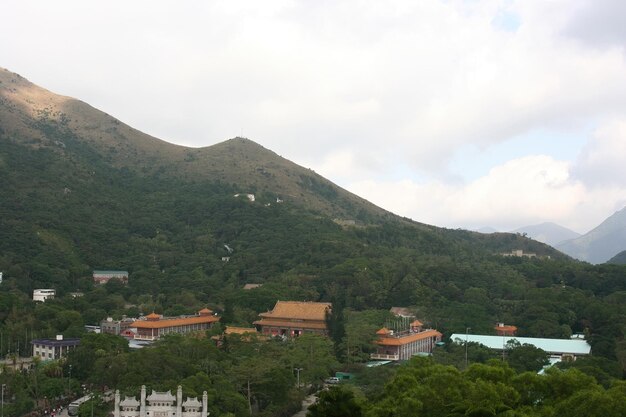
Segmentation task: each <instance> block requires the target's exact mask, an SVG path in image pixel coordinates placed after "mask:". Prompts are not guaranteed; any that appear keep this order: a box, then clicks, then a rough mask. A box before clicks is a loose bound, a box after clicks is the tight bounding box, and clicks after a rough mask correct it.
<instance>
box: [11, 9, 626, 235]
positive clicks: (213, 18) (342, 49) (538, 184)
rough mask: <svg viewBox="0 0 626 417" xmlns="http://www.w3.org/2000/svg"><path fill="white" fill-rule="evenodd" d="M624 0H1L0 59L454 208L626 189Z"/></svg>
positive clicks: (551, 212)
mask: <svg viewBox="0 0 626 417" xmlns="http://www.w3.org/2000/svg"><path fill="white" fill-rule="evenodd" d="M625 21H626V1H623V0H588V1H583V0H549V1H548V0H537V1H533V0H519V1H515V0H486V1H481V0H442V1H436V0H432V1H431V0H420V1H416V0H398V1H341V0H335V1H323V0H306V1H305V0H303V1H288V0H284V1H282V0H277V1H272V0H263V1H259V0H250V1H234V0H226V1H209V0H202V1H171V0H170V1H160V0H146V1H137V0H133V1H128V0H126V1H115V0H107V1H84V0H77V1H64V0H55V1H50V0H43V1H29V0H4V1H3V4H2V23H1V24H0V66H2V67H5V68H7V69H9V70H11V71H14V72H17V73H19V74H20V75H22V76H24V77H26V78H28V79H30V80H31V81H33V82H35V83H36V84H39V85H41V86H43V87H45V88H47V89H49V90H52V91H54V92H56V93H59V94H64V95H69V96H73V97H76V98H79V99H81V100H83V101H86V102H88V103H90V104H91V105H93V106H95V107H97V108H99V109H101V110H103V111H106V112H107V113H109V114H111V115H114V116H115V117H117V118H119V119H121V120H122V121H124V122H125V123H128V124H130V125H131V126H133V127H135V128H137V129H139V130H142V131H144V132H146V133H149V134H151V135H154V136H156V137H159V138H161V139H164V140H167V141H169V142H173V143H178V144H183V145H188V146H198V147H199V146H208V145H212V144H215V143H218V142H221V141H223V140H226V139H228V138H232V137H234V136H239V135H241V134H242V132H243V136H245V137H248V138H250V139H252V140H254V141H256V142H258V143H260V144H262V145H263V146H265V147H266V148H269V149H271V150H273V151H275V152H277V153H278V154H280V155H282V156H284V157H286V158H288V159H290V160H292V161H294V162H296V163H299V164H301V165H304V166H306V167H309V168H312V169H314V170H315V171H316V172H318V173H320V174H322V175H324V176H325V177H327V178H328V179H330V180H332V181H334V182H336V183H337V184H339V185H341V186H343V187H345V188H347V189H348V190H350V191H352V192H354V193H356V194H359V195H360V196H362V197H364V198H367V199H368V200H370V201H372V202H374V203H376V204H378V205H380V206H382V207H384V208H386V209H388V210H391V211H393V212H395V213H398V214H401V215H404V216H407V217H411V218H413V219H415V220H417V221H422V222H426V223H430V224H435V225H438V226H446V227H455V228H456V227H464V228H478V227H482V226H491V227H494V228H496V229H499V230H512V229H514V228H517V227H519V226H525V225H530V224H536V223H541V222H544V221H553V222H556V223H559V224H561V225H563V226H566V227H569V228H571V229H573V230H575V231H577V232H581V233H584V232H586V231H588V230H589V229H590V228H592V227H594V226H596V225H597V224H598V223H599V222H601V221H602V220H603V219H605V218H606V217H608V216H609V215H611V214H613V213H614V212H615V211H616V210H618V209H621V208H622V207H623V206H625V205H626V55H625V53H626V51H625V47H626V24H625V23H624V22H625Z"/></svg>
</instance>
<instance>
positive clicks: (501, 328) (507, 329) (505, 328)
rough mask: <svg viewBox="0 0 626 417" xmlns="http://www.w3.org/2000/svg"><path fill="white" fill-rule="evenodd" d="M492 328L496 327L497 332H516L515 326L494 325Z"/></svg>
mask: <svg viewBox="0 0 626 417" xmlns="http://www.w3.org/2000/svg"><path fill="white" fill-rule="evenodd" d="M494 329H496V331H497V332H498V333H515V332H517V326H508V325H506V326H495V327H494Z"/></svg>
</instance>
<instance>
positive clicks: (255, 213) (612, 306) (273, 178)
mask: <svg viewBox="0 0 626 417" xmlns="http://www.w3.org/2000/svg"><path fill="white" fill-rule="evenodd" d="M5 76H6V74H5ZM13 76H14V75H13ZM9 79H13V78H10V77H9ZM8 82H9V83H10V81H8ZM6 84H7V81H6V77H5V78H4V79H3V81H2V83H1V84H0V91H2V93H3V95H2V101H0V121H1V122H2V125H0V183H1V184H2V186H1V187H0V236H1V237H2V238H1V239H0V271H3V272H4V282H2V284H1V285H0V320H1V323H2V326H1V328H0V330H1V332H2V343H0V354H2V355H5V354H7V353H10V352H17V351H18V350H19V349H20V348H21V352H22V353H24V346H28V344H29V342H30V340H31V339H33V338H36V337H49V336H53V335H54V334H56V333H63V334H64V335H65V336H68V337H69V336H82V335H84V330H83V325H84V324H97V323H99V321H100V320H102V319H104V318H105V317H107V316H113V317H121V316H122V315H129V316H137V315H139V314H142V313H144V314H145V313H150V312H152V311H156V312H158V313H163V314H166V315H178V314H187V313H194V312H195V311H198V310H199V309H200V308H203V307H205V306H209V307H210V308H212V309H214V310H215V311H217V312H219V313H220V314H221V315H222V324H239V325H250V324H251V323H252V321H254V320H255V319H256V318H257V315H258V313H259V312H263V311H266V310H267V309H269V308H271V307H272V306H273V305H274V303H275V302H276V300H279V299H280V300H287V299H293V300H311V301H318V300H320V301H330V302H332V303H333V306H334V309H333V311H334V317H333V320H334V323H335V324H336V327H335V328H334V331H333V341H334V342H335V343H334V345H332V346H330V347H329V345H323V346H324V347H323V349H322V348H320V351H323V352H326V353H328V351H329V349H334V350H333V352H332V353H333V354H334V355H335V357H334V358H333V359H332V360H331V359H328V358H327V355H326V356H324V358H326V359H324V360H325V361H326V360H328V361H329V362H328V365H327V366H325V367H324V368H323V369H322V371H319V372H318V373H316V374H315V375H312V376H310V381H311V382H314V381H318V382H319V380H320V375H321V378H322V379H323V376H324V372H329V370H330V369H333V368H334V367H335V362H332V361H340V362H344V363H349V364H351V363H354V362H360V361H363V360H364V359H366V358H367V357H368V353H369V352H370V351H371V349H372V344H371V341H372V338H373V337H374V332H375V331H376V330H377V328H379V327H380V326H381V325H382V324H383V322H384V320H385V319H386V317H387V316H386V313H385V310H388V309H389V308H390V307H391V306H411V307H413V308H414V309H415V310H416V312H417V314H418V316H419V318H420V320H422V321H424V322H425V323H426V324H427V325H430V326H433V327H436V328H437V329H439V330H440V331H442V332H443V333H444V335H449V334H451V333H453V332H464V331H465V329H466V328H467V327H471V328H472V329H473V331H474V332H476V333H481V332H484V333H489V332H492V331H493V329H492V328H493V325H494V323H495V322H506V323H508V324H514V325H516V326H518V327H519V334H520V335H524V336H543V337H569V336H570V335H571V334H572V333H584V334H585V335H586V336H587V338H588V340H589V341H590V343H591V344H592V349H593V354H594V355H595V356H597V357H599V358H602V360H603V361H605V362H603V364H604V365H603V366H602V367H599V368H596V367H593V366H591V367H590V368H589V369H591V370H589V369H588V370H587V371H588V372H589V373H590V374H593V375H594V377H596V376H598V375H608V374H609V372H608V371H607V369H610V370H611V371H610V376H611V377H612V378H615V377H617V378H620V377H622V376H623V372H624V369H626V342H624V329H625V328H626V303H625V302H624V301H625V297H626V267H624V266H621V265H601V266H592V265H589V264H584V263H579V262H576V261H573V260H571V259H570V258H568V257H566V256H564V255H562V254H560V253H559V252H557V251H555V250H554V249H552V248H550V247H549V246H546V245H543V244H541V243H538V242H535V241H532V240H530V239H527V238H525V237H523V236H521V235H517V234H507V233H495V234H491V235H482V234H479V233H474V232H468V231H463V230H447V229H443V228H438V227H435V226H429V225H424V224H421V223H416V222H413V221H410V220H408V219H403V218H400V217H397V216H394V215H392V214H390V213H387V212H385V211H384V210H382V209H379V208H376V207H374V206H373V205H371V204H370V203H368V202H366V201H364V200H362V199H359V198H358V197H356V196H353V195H351V194H349V193H347V192H346V191H345V190H342V189H340V188H339V187H336V186H335V185H333V184H332V183H330V182H329V181H327V180H325V179H323V178H321V177H320V176H318V175H317V174H314V173H312V172H311V171H309V170H306V169H304V168H301V167H298V166H297V165H295V164H293V163H291V162H289V161H286V160H284V159H282V158H280V157H279V156H277V155H276V154H274V153H272V152H270V151H268V150H266V149H264V148H262V147H260V146H259V145H257V144H255V143H254V142H252V141H249V140H247V139H242V138H236V139H233V140H230V141H227V142H224V143H222V144H218V145H216V146H214V147H211V148H204V149H201V150H193V149H188V148H182V147H177V146H175V145H171V148H170V147H168V146H169V144H167V143H165V142H162V141H158V140H156V139H153V138H150V137H148V136H146V135H139V134H137V135H139V136H137V135H135V134H131V133H132V132H131V131H130V130H128V129H130V128H128V127H125V126H123V125H119V126H120V127H119V130H116V129H113V127H114V126H116V122H115V120H114V119H113V118H111V117H110V116H104V115H99V114H98V113H97V110H95V109H92V108H89V109H90V110H89V112H87V113H88V115H89V117H86V118H85V119H84V120H83V119H80V117H81V114H83V112H82V110H81V111H73V110H72V108H76V107H77V106H78V107H80V108H81V109H84V108H83V107H81V106H86V105H85V104H84V103H82V104H80V103H79V104H77V103H78V102H71V101H70V102H69V103H72V105H71V106H69V105H68V104H67V103H68V101H67V100H70V99H67V100H65V101H62V100H59V101H58V103H61V102H62V103H64V104H63V105H61V104H58V103H57V104H55V103H56V102H55V101H54V100H53V98H54V97H55V96H53V95H52V96H51V93H49V92H45V94H44V93H42V92H40V93H39V94H41V95H43V96H45V97H48V99H49V102H43V103H39V102H37V101H36V99H37V97H36V96H32V95H31V96H27V97H26V98H24V97H23V96H22V95H20V94H21V93H20V91H22V90H21V89H27V90H28V91H31V92H32V91H33V89H34V88H35V87H32V86H31V85H29V84H27V82H26V81H24V80H23V79H20V80H17V81H15V85H16V86H15V87H12V86H8V87H7V85H6ZM37 91H38V90H37ZM16 97H22V98H23V100H22V101H20V100H17V99H16ZM50 97H52V98H50ZM50 100H52V101H50ZM24 103H30V104H29V106H31V107H28V106H26V104H24ZM46 106H52V107H50V108H52V110H51V111H43V110H41V108H43V109H45V108H48V107H46ZM54 106H60V107H54ZM37 108H39V110H36V109H37ZM25 109H26V110H28V111H26V110H25ZM33 109H35V110H33ZM68 109H69V110H68ZM64 111H67V112H68V113H64ZM99 121H102V123H103V125H98V124H96V125H94V127H93V128H91V129H87V128H86V127H85V126H90V125H89V123H99ZM117 123H119V122H117ZM103 126H105V127H106V126H110V128H109V127H106V128H104V127H103ZM120 130H122V131H123V134H122V135H120V133H119V132H120ZM94 132H95V133H94ZM111 132H113V133H111ZM135 132H136V131H135ZM107 134H109V136H106V135H107ZM98 135H102V136H101V137H100V139H99V138H98ZM133 135H134V136H133ZM135 137H137V138H138V139H137V142H135V141H134V139H133V138H135ZM107 138H108V139H107ZM151 141H154V142H151ZM153 145H154V146H153ZM172 155H173V156H172ZM236 194H239V196H238V197H235V195H236ZM246 194H254V196H255V198H254V201H251V200H250V199H248V198H247V197H246ZM514 249H523V250H524V251H525V252H534V253H537V254H538V255H539V257H537V258H532V259H527V258H505V257H502V256H500V255H499V253H501V252H510V251H511V250H514ZM94 269H124V270H128V271H129V272H130V278H129V283H128V285H127V286H123V285H121V284H120V283H118V282H115V281H112V282H110V283H108V284H107V285H105V286H102V287H94V285H93V283H92V279H91V272H92V270H94ZM246 283H259V284H264V285H263V286H262V287H259V288H256V289H254V290H247V291H246V290H243V289H242V287H243V285H244V284H246ZM34 288H55V289H56V290H57V294H58V297H57V299H56V300H53V301H49V302H46V303H45V304H35V303H33V302H32V301H30V296H31V294H32V290H33V289H34ZM74 291H82V292H83V293H84V296H83V297H80V298H72V297H71V296H70V292H74ZM116 343H117V342H113V341H109V340H106V338H104V339H97V340H93V343H92V344H87V345H86V346H87V347H86V348H85V351H84V352H82V353H80V352H79V353H80V354H82V355H85V357H82V358H81V357H78V356H77V357H75V358H73V359H72V361H73V362H71V363H73V364H74V372H75V374H74V376H75V378H80V381H81V382H82V381H84V380H89V382H91V383H96V382H97V380H96V379H94V378H95V377H94V376H93V375H92V373H93V372H96V371H97V372H100V374H98V375H104V376H102V378H105V377H106V378H109V379H108V380H107V381H111V384H122V382H120V381H121V380H122V379H123V381H124V382H123V386H124V387H125V388H128V389H129V390H130V389H131V388H134V387H135V386H136V385H137V384H141V383H147V384H148V385H150V384H152V386H154V387H159V388H168V389H171V387H172V386H173V384H175V383H176V382H175V380H176V379H179V378H187V379H189V378H192V379H193V377H194V375H196V374H199V376H198V377H197V378H198V379H197V380H192V379H189V380H188V383H189V386H190V387H193V386H195V385H194V384H196V385H197V386H201V385H202V384H201V382H198V381H201V380H202V381H204V380H203V379H202V378H208V380H209V381H212V382H211V383H213V384H220V382H219V381H222V379H223V378H226V375H229V372H230V370H231V369H237V372H239V373H238V374H236V378H235V380H231V381H229V382H228V384H231V385H228V384H226V385H223V386H227V385H228V386H229V387H230V388H229V389H230V390H231V391H229V394H228V395H232V396H233V397H232V398H231V400H232V401H233V404H235V405H233V407H235V406H236V408H237V410H239V411H237V415H245V413H246V412H247V409H246V407H245V405H246V404H245V401H244V402H243V403H242V397H241V393H240V392H239V393H238V390H239V391H240V388H241V386H243V385H245V383H246V381H247V380H246V378H248V376H246V374H245V369H246V368H247V365H249V361H248V362H247V361H245V360H243V359H242V358H249V357H250V355H257V354H258V355H261V354H262V353H259V352H260V351H257V352H256V353H246V355H248V356H245V355H244V356H242V357H238V356H237V354H236V349H235V348H233V349H235V350H234V351H233V352H235V353H232V352H231V353H232V355H234V356H229V355H231V354H230V353H229V354H226V356H221V355H222V353H219V352H217V351H214V350H210V349H209V351H206V352H205V351H204V350H202V349H205V348H200V347H198V346H195V347H194V346H192V345H193V343H194V342H191V341H186V342H185V343H186V344H187V345H185V346H187V347H185V346H183V347H181V349H182V350H184V349H186V348H188V349H189V352H190V353H189V356H190V357H194V358H196V359H198V358H197V357H196V356H197V355H206V357H207V358H209V359H210V361H213V362H211V363H212V364H213V365H215V366H218V367H220V370H214V371H212V370H211V369H206V368H204V367H202V366H200V365H198V363H193V364H190V363H178V362H176V361H174V360H173V359H172V361H173V362H172V364H171V365H169V366H170V367H171V369H178V370H177V371H173V370H172V371H171V372H172V373H171V374H170V375H166V376H162V378H161V377H160V376H158V375H157V374H154V375H151V374H150V373H141V378H143V380H142V381H143V382H142V381H140V378H135V379H130V380H129V379H127V378H130V376H127V377H124V378H122V377H121V376H120V375H125V374H123V369H121V368H119V367H117V365H115V366H113V365H112V363H115V364H117V363H118V362H117V361H118V360H120V361H122V362H123V363H134V362H133V361H135V360H137V361H139V360H142V361H147V362H149V361H150V360H155V361H156V363H158V362H159V360H160V359H159V358H160V356H159V355H160V354H162V355H164V356H163V357H168V355H173V356H175V355H174V353H173V352H175V351H176V349H177V348H176V347H175V345H172V344H170V345H165V346H162V347H161V348H159V349H160V350H159V349H155V350H154V351H152V352H148V353H127V352H126V351H122V350H123V349H122V350H120V349H121V348H120V347H118V346H117V345H116ZM181 343H182V342H181ZM310 343H322V344H323V343H324V342H319V341H311V342H310ZM264 346H267V345H264ZM198 349H200V350H198ZM206 349H208V348H206ZM241 349H244V348H241ZM263 349H268V350H269V352H268V353H267V358H269V357H271V356H272V355H274V356H276V355H278V357H283V356H281V355H289V354H290V353H289V352H290V351H289V349H288V348H284V347H272V346H267V347H266V348H263ZM274 349H276V350H274ZM281 349H283V350H285V351H283V350H281ZM96 351H98V352H100V353H98V355H101V356H98V358H99V359H98V360H96V359H95V358H96V356H93V355H95V353H94V352H96ZM159 352H160V353H159ZM90 355H91V356H90ZM194 355H196V356H194ZM211 358H213V359H211ZM264 358H266V357H265V356H264ZM267 358H266V359H267ZM209 359H207V360H209ZM198 360H200V359H198ZM268 360H269V359H268ZM298 360H304V359H302V358H300V359H298ZM107 361H108V362H107ZM124 361H125V362H124ZM331 362H332V363H331ZM272 363H274V362H272ZM607 363H608V365H606V364H607ZM179 365H180V366H179ZM213 365H211V366H213ZM295 365H296V363H295V359H294V366H295ZM97 366H100V367H101V368H97ZM177 366H179V368H177ZM94 367H96V368H94ZM231 367H234V368H231ZM209 368H210V367H209ZM261 368H262V369H257V368H253V369H252V370H251V371H250V372H252V371H255V372H257V373H256V374H254V375H252V376H249V378H258V389H259V390H260V391H262V392H263V395H261V394H259V395H258V397H257V398H256V399H255V401H256V402H257V406H258V407H260V408H261V409H266V410H274V409H275V408H272V407H279V405H277V404H287V403H289V398H288V397H289V395H288V394H287V393H285V392H282V394H281V395H283V394H284V395H283V396H282V397H281V398H273V397H271V396H270V394H269V391H270V389H269V388H268V386H267V381H268V380H271V379H272V378H278V377H280V378H286V379H285V380H284V381H283V382H284V384H285V386H287V385H289V383H292V382H293V381H291V377H290V376H285V375H283V374H284V373H285V372H286V371H284V370H283V372H282V373H281V372H278V371H275V370H274V369H270V368H264V367H261ZM168 369H169V368H168ZM615 369H617V371H615ZM65 371H66V370H62V372H61V374H62V375H64V374H65V373H64V372H65ZM179 371H180V372H179ZM584 371H585V370H583V372H584ZM55 372H57V373H58V370H56V371H55V370H49V375H48V377H51V378H53V377H54V375H55ZM78 372H82V373H81V374H79V373H78ZM177 372H178V373H177ZM273 372H274V373H273ZM79 375H80V376H79ZM90 375H91V376H90ZM159 375H160V374H159ZM57 376H58V375H57ZM120 378H122V379H120ZM164 381H165V382H164ZM24 384H26V382H24ZM263 384H266V385H263ZM23 386H26V385H23ZM29 386H30V385H29ZM24 389H25V388H24ZM190 389H191V388H190ZM263 390H264V391H263ZM33 395H35V394H33ZM215 395H216V396H217V394H215ZM220 395H221V394H220ZM224 395H226V394H224ZM37 396H42V395H41V394H39V393H38V394H37ZM264 396H265V397H264ZM270 397H271V398H270ZM228 398H230V397H228ZM228 398H226V397H224V398H221V399H220V400H219V401H223V402H228V401H229V399H228ZM233 398H234V399H233ZM247 399H248V400H249V401H250V398H247ZM216 401H217V400H216ZM223 402H222V403H220V404H222V405H221V406H216V414H217V413H220V412H222V413H225V412H226V410H228V406H227V405H224V403H223ZM248 405H249V402H248ZM280 407H282V405H281V406H280ZM280 407H279V408H280ZM285 407H287V406H285ZM22 409H24V410H25V409H27V406H26V405H24V406H23V408H22ZM22 409H20V410H22ZM16 410H17V408H16ZM233 412H234V411H233ZM267 415H272V414H271V412H270V411H267Z"/></svg>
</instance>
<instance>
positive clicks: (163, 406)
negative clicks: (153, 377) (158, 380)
mask: <svg viewBox="0 0 626 417" xmlns="http://www.w3.org/2000/svg"><path fill="white" fill-rule="evenodd" d="M140 398H141V400H140V401H137V399H136V398H135V397H126V398H124V399H123V400H121V401H120V391H119V390H117V391H115V406H114V408H113V417H207V416H208V415H209V414H210V413H209V412H208V411H207V409H208V396H207V392H206V391H204V393H203V394H202V402H200V401H198V398H197V397H194V398H189V397H187V400H186V401H183V388H182V387H181V386H180V385H179V386H178V390H177V392H176V396H174V395H173V394H172V392H171V391H167V392H157V391H152V394H150V395H148V396H146V386H145V385H142V386H141V397H140Z"/></svg>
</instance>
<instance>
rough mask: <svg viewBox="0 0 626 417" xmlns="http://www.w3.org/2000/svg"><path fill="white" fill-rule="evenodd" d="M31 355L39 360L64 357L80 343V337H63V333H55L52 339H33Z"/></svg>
mask: <svg viewBox="0 0 626 417" xmlns="http://www.w3.org/2000/svg"><path fill="white" fill-rule="evenodd" d="M30 343H31V344H32V345H33V356H35V357H38V358H41V360H55V359H61V358H64V357H65V356H66V355H67V352H69V351H70V350H73V349H75V348H76V346H78V345H79V344H80V339H75V338H68V339H64V338H63V335H60V334H59V335H57V336H56V338H54V339H33V340H32V341H31V342H30Z"/></svg>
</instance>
